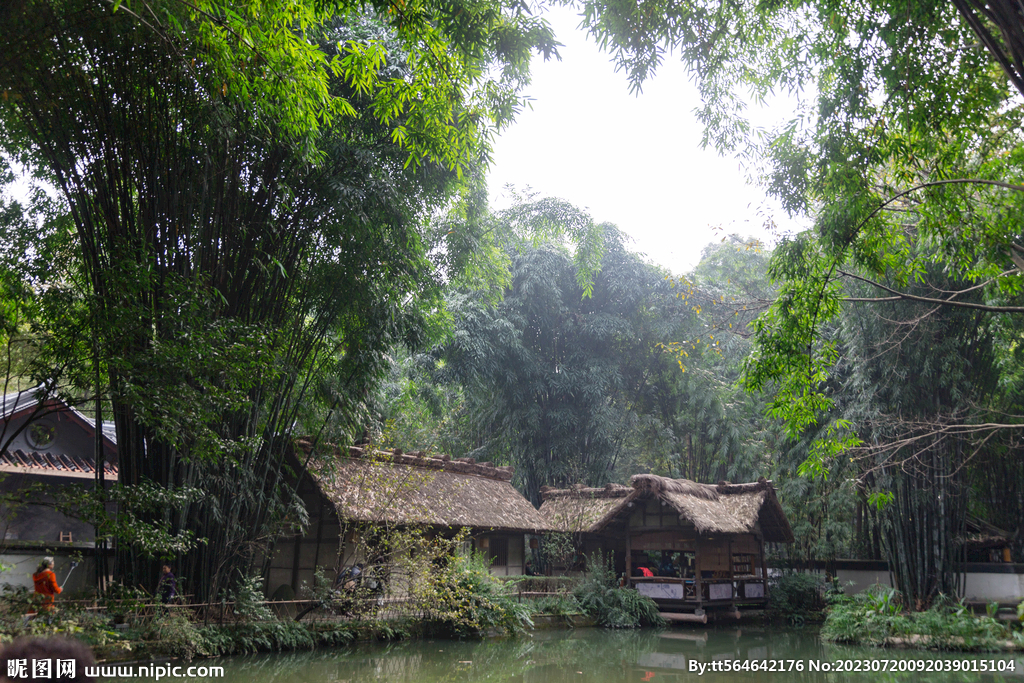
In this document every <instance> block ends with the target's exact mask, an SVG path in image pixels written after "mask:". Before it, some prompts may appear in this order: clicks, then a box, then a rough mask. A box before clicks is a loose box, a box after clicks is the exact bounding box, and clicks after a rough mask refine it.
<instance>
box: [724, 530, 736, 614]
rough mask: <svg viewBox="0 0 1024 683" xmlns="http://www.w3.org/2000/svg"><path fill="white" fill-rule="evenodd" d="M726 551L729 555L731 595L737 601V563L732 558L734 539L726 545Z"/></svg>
mask: <svg viewBox="0 0 1024 683" xmlns="http://www.w3.org/2000/svg"><path fill="white" fill-rule="evenodd" d="M725 547H726V551H727V552H728V553H729V586H730V588H729V594H730V595H732V598H733V600H735V599H736V563H735V561H734V560H733V557H732V539H731V538H730V539H729V542H728V543H727V544H726V546H725Z"/></svg>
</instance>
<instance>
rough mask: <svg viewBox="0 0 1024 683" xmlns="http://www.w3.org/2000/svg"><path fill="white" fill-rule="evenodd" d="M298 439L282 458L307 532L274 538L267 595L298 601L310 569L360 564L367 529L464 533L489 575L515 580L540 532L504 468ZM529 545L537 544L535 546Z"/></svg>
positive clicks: (538, 520) (540, 524)
mask: <svg viewBox="0 0 1024 683" xmlns="http://www.w3.org/2000/svg"><path fill="white" fill-rule="evenodd" d="M313 451H314V447H313V442H312V441H311V440H309V439H299V440H297V441H296V442H295V449H294V451H293V452H292V453H291V455H290V457H289V460H290V466H291V469H292V470H293V471H294V472H295V474H296V475H297V477H298V479H297V481H296V484H297V490H298V494H299V496H300V498H301V499H302V501H303V504H304V506H305V508H306V511H307V513H308V515H309V524H308V525H307V527H306V529H305V531H304V532H303V533H302V534H300V535H296V536H294V537H292V538H290V539H280V540H279V541H278V542H277V544H276V546H275V551H274V554H273V556H272V558H271V564H270V571H269V575H268V587H267V588H268V594H270V595H277V596H278V597H282V599H284V597H287V595H288V594H291V595H294V594H297V593H298V592H299V590H300V588H301V586H302V585H303V583H305V584H307V585H310V584H312V583H313V575H314V570H315V569H316V568H317V567H322V568H327V569H329V570H330V569H335V570H336V569H340V568H341V567H344V566H351V565H352V564H354V563H355V562H357V561H362V560H364V559H365V558H364V557H362V556H361V555H360V553H361V552H362V550H363V548H361V546H360V542H359V540H358V539H359V538H360V536H361V535H362V536H365V533H364V532H366V531H369V530H371V529H372V528H374V527H377V528H378V529H379V528H384V527H390V528H395V527H405V528H409V527H418V528H421V529H426V531H427V533H428V535H450V533H451V532H452V531H455V530H458V529H462V528H464V527H468V528H469V529H470V541H471V543H472V544H473V545H474V547H476V548H477V549H478V550H480V551H482V552H484V553H485V554H486V555H487V556H488V557H489V559H490V561H491V571H492V572H493V573H495V574H503V575H505V574H522V573H523V572H524V571H525V570H526V564H527V561H528V559H529V555H530V553H529V548H528V546H529V545H530V541H531V539H530V538H529V536H528V535H532V534H536V533H538V532H541V531H543V530H545V529H546V528H547V523H546V522H545V520H544V518H543V517H542V516H541V515H540V513H539V512H538V511H537V509H536V508H534V507H533V505H531V504H530V501H528V500H527V499H526V498H524V497H523V496H522V494H520V493H519V492H518V491H516V489H515V488H513V487H512V483H511V481H512V468H510V467H495V466H493V465H491V464H490V463H485V462H484V463H478V462H474V461H473V460H472V459H469V458H463V459H459V460H453V459H451V458H449V457H448V456H446V455H441V456H436V457H435V456H430V455H427V454H425V453H422V452H413V453H403V452H402V451H400V450H395V451H381V450H371V449H367V448H359V447H349V448H344V449H342V448H338V447H336V446H325V445H318V446H317V448H316V453H314V452H313ZM534 542H535V541H534Z"/></svg>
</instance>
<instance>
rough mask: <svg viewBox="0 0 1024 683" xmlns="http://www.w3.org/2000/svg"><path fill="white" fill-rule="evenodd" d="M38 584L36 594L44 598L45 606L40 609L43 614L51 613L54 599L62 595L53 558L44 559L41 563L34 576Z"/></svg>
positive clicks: (33, 578)
mask: <svg viewBox="0 0 1024 683" xmlns="http://www.w3.org/2000/svg"><path fill="white" fill-rule="evenodd" d="M32 580H33V581H34V582H35V584H36V593H38V594H39V595H41V596H43V601H42V602H43V604H42V606H41V607H40V608H39V610H40V611H41V612H49V611H51V610H52V609H53V598H54V596H55V595H57V594H58V593H60V591H61V588H60V586H58V585H57V575H56V574H54V573H53V558H52V557H44V558H43V561H42V562H40V563H39V569H38V570H36V573H35V574H33V575H32Z"/></svg>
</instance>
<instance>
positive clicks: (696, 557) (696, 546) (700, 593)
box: [693, 534, 704, 606]
mask: <svg viewBox="0 0 1024 683" xmlns="http://www.w3.org/2000/svg"><path fill="white" fill-rule="evenodd" d="M693 587H694V589H695V590H694V592H695V594H696V597H697V605H698V606H699V605H700V604H701V603H703V602H704V589H703V588H701V585H700V534H697V538H696V539H695V540H694V541H693Z"/></svg>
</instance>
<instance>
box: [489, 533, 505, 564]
mask: <svg viewBox="0 0 1024 683" xmlns="http://www.w3.org/2000/svg"><path fill="white" fill-rule="evenodd" d="M490 541H491V543H490V554H491V566H492V567H507V566H508V539H507V538H493V537H492V538H491V539H490Z"/></svg>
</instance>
